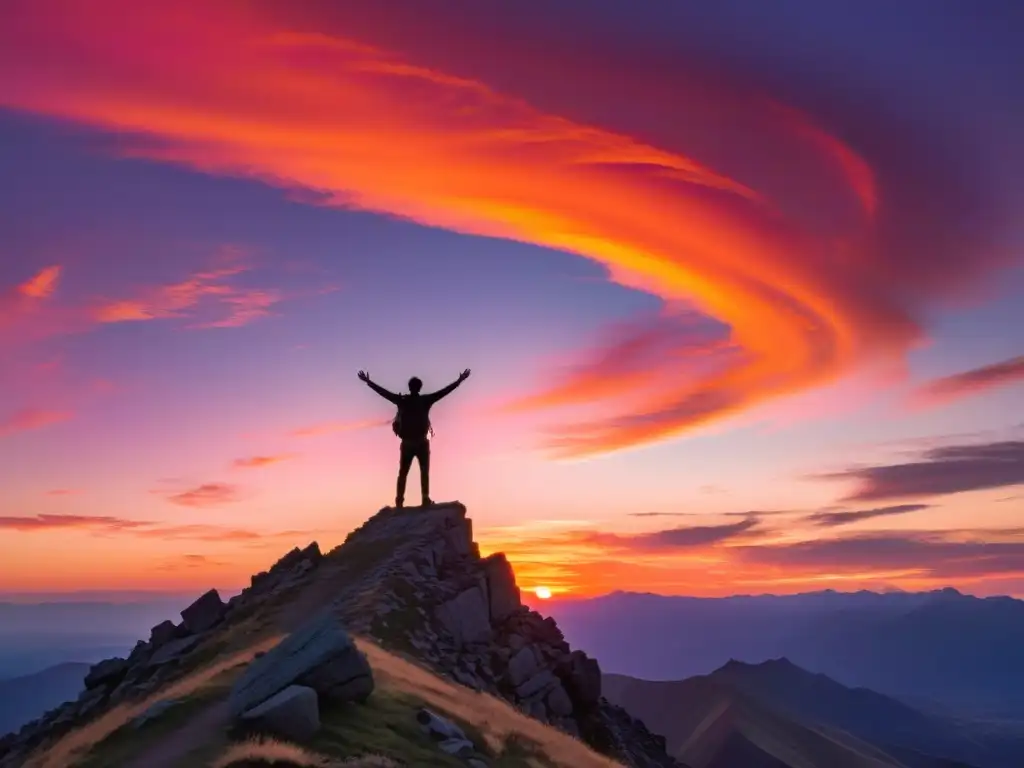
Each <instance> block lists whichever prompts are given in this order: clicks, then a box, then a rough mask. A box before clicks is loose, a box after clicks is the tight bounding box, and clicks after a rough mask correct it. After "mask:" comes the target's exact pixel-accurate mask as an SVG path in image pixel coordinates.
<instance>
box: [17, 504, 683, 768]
mask: <svg viewBox="0 0 1024 768" xmlns="http://www.w3.org/2000/svg"><path fill="white" fill-rule="evenodd" d="M324 615H326V616H330V617H333V619H335V620H337V622H338V623H339V624H340V625H341V626H343V627H344V630H345V631H347V632H348V633H351V634H352V635H353V636H355V637H356V638H359V637H365V638H368V639H370V640H372V641H373V642H375V643H377V644H379V645H380V646H381V647H382V648H383V649H384V650H385V651H390V652H392V653H398V654H400V655H402V656H405V657H406V658H411V659H413V660H415V661H416V663H417V664H418V665H419V666H420V667H422V668H426V669H427V670H430V671H431V672H433V673H434V674H436V675H437V676H438V677H441V678H447V679H448V680H450V681H452V682H454V683H457V684H459V685H461V686H464V687H466V688H470V689H473V690H474V691H479V692H481V693H484V694H489V695H491V696H494V697H496V698H498V699H503V700H504V701H506V702H509V703H511V704H512V705H514V706H515V707H516V708H518V709H520V710H521V711H523V712H525V713H527V714H529V715H530V716H531V717H532V718H534V719H535V720H538V721H540V722H542V723H545V724H547V725H550V726H551V727H553V728H556V729H559V730H561V731H564V732H566V733H569V734H570V735H573V736H576V737H578V738H580V739H581V740H582V741H584V742H585V743H587V744H589V745H590V746H591V747H592V748H594V749H596V750H597V751H599V752H602V753H604V754H606V755H608V756H610V757H612V758H614V759H616V760H619V761H621V762H622V763H624V764H626V765H630V766H651V767H652V768H657V767H658V766H665V768H670V767H674V766H676V765H677V763H676V761H674V760H673V759H672V758H670V757H669V756H668V755H667V754H666V753H665V741H664V739H662V738H660V737H658V736H655V735H653V734H651V733H649V732H648V731H647V729H646V728H645V727H644V725H643V723H641V722H639V721H637V720H634V719H633V718H632V717H630V716H629V715H628V714H627V713H626V712H625V710H622V709H621V708H619V707H616V706H613V705H611V704H609V703H608V702H607V701H606V700H605V699H603V698H602V696H601V670H600V667H599V666H598V663H597V661H595V660H594V659H591V658H590V657H588V656H587V654H585V653H583V652H582V651H578V650H573V649H571V648H570V647H569V644H568V643H567V642H566V641H565V638H564V637H563V635H562V633H561V631H560V630H559V628H558V626H557V624H556V623H555V621H554V619H552V618H547V617H544V616H542V615H540V614H539V613H537V612H536V611H533V610H530V609H529V608H527V607H526V606H524V605H522V603H521V601H520V594H519V588H518V586H517V585H516V581H515V574H514V572H513V570H512V567H511V566H510V565H509V563H508V561H507V559H506V558H505V556H504V554H501V553H497V554H493V555H490V556H489V557H486V558H482V557H481V556H480V552H479V548H478V546H477V544H476V543H475V542H474V541H473V536H472V521H471V520H470V518H468V517H467V516H466V508H465V507H464V506H463V505H462V504H461V503H459V502H448V503H444V504H437V505H434V506H431V507H428V508H405V509H394V508H390V507H385V508H384V509H382V510H380V512H378V513H377V514H375V515H373V516H372V517H371V518H369V519H368V520H367V521H366V522H365V523H364V524H363V525H361V526H360V527H359V528H357V529H356V530H354V531H352V532H351V533H350V534H349V535H348V536H347V537H346V539H345V541H344V543H342V544H341V545H340V546H338V547H336V548H335V549H334V550H331V551H330V552H328V553H326V554H321V552H320V548H319V546H318V545H317V544H316V543H315V542H314V543H312V544H310V545H309V546H308V547H306V548H305V549H298V548H296V549H293V550H292V551H291V552H289V553H287V554H286V555H285V556H284V557H282V558H281V559H280V560H278V562H277V563H275V564H274V565H273V566H272V567H271V568H270V569H269V570H267V571H265V572H262V573H258V574H256V575H254V576H253V577H252V579H251V584H250V586H249V587H247V588H246V589H244V590H243V591H242V592H241V594H239V595H236V596H235V597H233V598H232V599H231V600H229V601H228V602H227V603H223V602H222V601H221V599H220V597H219V595H218V594H217V592H216V590H210V591H209V592H207V593H205V594H203V595H202V596H201V597H200V598H199V599H198V600H196V601H195V602H194V603H193V604H192V605H191V606H189V607H188V608H186V609H185V610H184V611H182V621H181V622H180V623H179V624H174V623H172V622H169V621H168V622H163V623H161V624H160V625H158V626H156V627H154V628H153V631H152V632H151V634H150V638H149V640H145V641H142V640H140V641H139V643H138V644H137V646H136V648H135V650H134V651H133V652H132V654H131V655H130V656H129V657H128V658H127V659H108V660H106V661H103V662H100V663H99V664H97V665H94V666H93V668H92V669H91V671H90V673H89V675H88V677H87V679H86V686H87V690H86V691H85V692H84V693H83V695H82V696H81V697H80V698H79V700H78V701H76V702H70V703H68V704H65V705H63V706H62V707H60V708H58V709H57V710H54V711H52V712H50V713H48V715H47V716H45V717H44V718H43V720H41V721H38V722H36V723H32V724H29V726H26V727H25V728H23V729H22V731H21V732H19V734H18V735H17V736H16V737H13V738H12V737H7V738H6V739H4V740H0V765H7V764H8V763H7V762H5V758H4V752H5V751H6V752H7V753H8V754H9V756H10V755H12V754H13V755H15V756H17V755H23V754H25V753H27V752H30V751H31V750H33V749H35V748H38V747H39V746H40V745H43V744H46V743H47V742H52V741H54V740H55V739H59V738H60V737H61V736H62V735H64V734H66V733H68V732H69V731H71V730H74V729H75V728H76V727H78V726H80V725H81V724H83V723H84V722H85V721H86V720H90V719H92V718H94V717H95V716H96V715H97V714H100V713H103V712H106V711H108V710H109V709H111V708H112V707H115V706H117V705H119V704H131V703H132V702H135V701H138V700H140V699H142V698H144V697H146V696H151V695H152V694H154V692H159V691H160V690H163V689H165V688H167V687H168V686H171V685H174V684H176V682H177V681H179V680H180V679H181V677H182V675H184V674H186V673H188V672H189V671H194V670H195V669H196V668H197V665H199V664H202V663H203V662H204V661H205V662H207V663H208V662H209V660H210V659H211V658H220V657H222V656H223V654H224V653H226V652H229V651H232V650H236V649H239V648H241V647H247V648H248V647H252V645H253V643H254V641H256V640H259V639H261V638H266V639H268V640H270V639H272V638H273V637H279V636H280V635H281V633H282V632H283V633H293V632H295V631H296V630H300V629H301V628H302V627H304V626H305V625H307V624H308V622H309V620H310V618H311V617H313V616H324ZM396 757H399V758H401V756H396ZM14 764H17V763H16V762H15V763H14Z"/></svg>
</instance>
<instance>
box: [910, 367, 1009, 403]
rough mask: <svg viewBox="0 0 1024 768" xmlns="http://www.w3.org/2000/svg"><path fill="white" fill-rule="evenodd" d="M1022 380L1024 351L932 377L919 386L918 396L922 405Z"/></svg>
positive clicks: (917, 398)
mask: <svg viewBox="0 0 1024 768" xmlns="http://www.w3.org/2000/svg"><path fill="white" fill-rule="evenodd" d="M1021 381H1024V355H1019V356H1018V357H1011V358H1010V359H1009V360H1003V361H1002V362H1000V363H993V364H992V365H985V366H982V367H981V368H974V369H972V370H970V371H963V372H961V373H955V374H953V375H952V376H943V377H942V378H939V379H935V380H933V381H930V382H928V383H926V384H924V385H922V386H921V387H920V388H919V389H918V390H917V392H916V393H915V395H914V400H915V401H916V402H917V403H919V404H921V405H941V404H944V403H948V402H952V401H953V400H959V399H960V398H963V397H970V396H971V395H976V394H978V393H980V392H986V391H988V390H990V389H996V388H997V387H1005V386H1009V385H1010V384H1015V383H1018V382H1021Z"/></svg>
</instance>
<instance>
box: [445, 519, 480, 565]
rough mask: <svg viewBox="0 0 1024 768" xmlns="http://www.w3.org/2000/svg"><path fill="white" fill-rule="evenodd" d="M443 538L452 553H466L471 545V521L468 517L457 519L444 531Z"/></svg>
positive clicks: (461, 554)
mask: <svg viewBox="0 0 1024 768" xmlns="http://www.w3.org/2000/svg"><path fill="white" fill-rule="evenodd" d="M444 540H445V543H446V544H447V545H448V547H449V549H450V550H451V552H452V553H453V554H455V555H458V556H463V555H468V554H469V553H470V550H471V547H472V546H473V526H472V522H471V521H470V520H468V519H462V520H460V521H458V522H457V523H455V525H453V526H452V527H451V528H449V529H447V530H446V531H445V533H444Z"/></svg>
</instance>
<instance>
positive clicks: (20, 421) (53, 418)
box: [0, 408, 74, 437]
mask: <svg viewBox="0 0 1024 768" xmlns="http://www.w3.org/2000/svg"><path fill="white" fill-rule="evenodd" d="M72 416H74V414H73V413H71V412H70V411H50V410H45V409H41V408H22V409H21V410H20V411H16V412H15V413H13V414H11V415H10V416H8V417H7V418H5V419H2V420H0V437H4V436H5V435H12V434H14V433H15V432H26V431H28V430H30V429H42V428H43V427H48V426H50V425H51V424H60V423H61V422H62V421H68V420H69V419H71V418H72Z"/></svg>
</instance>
